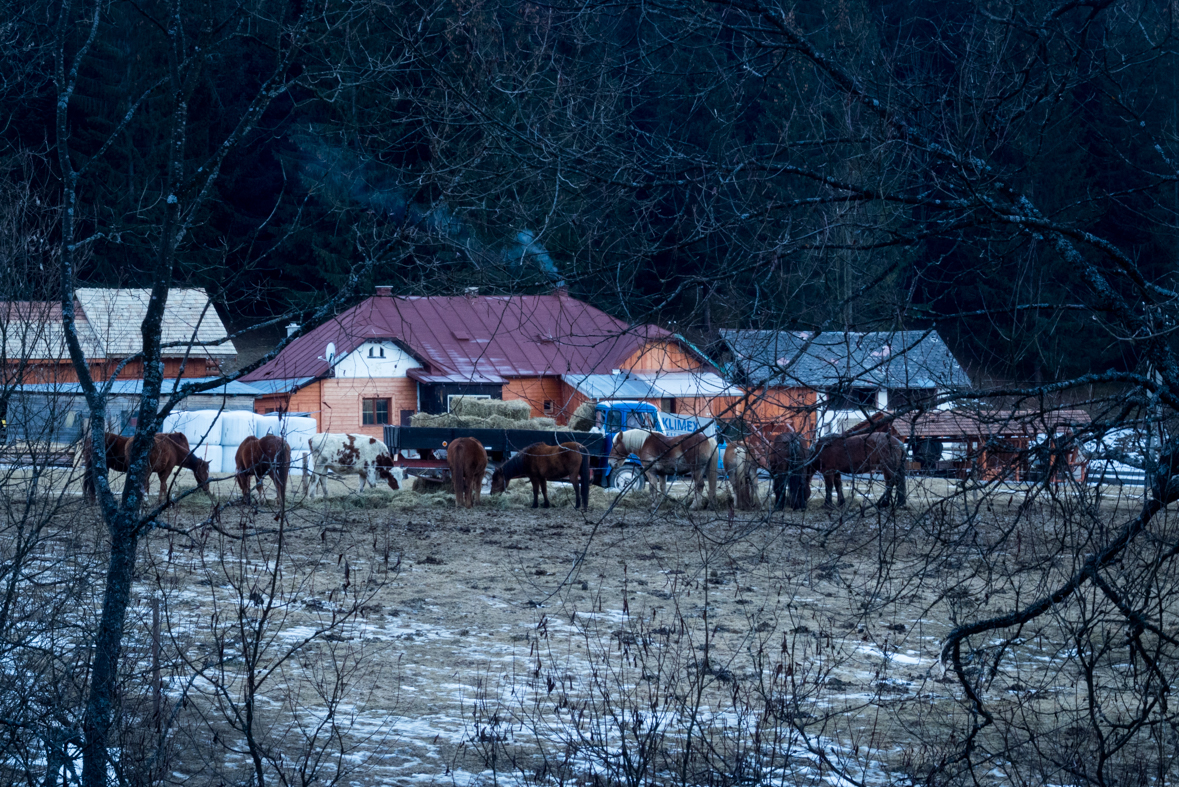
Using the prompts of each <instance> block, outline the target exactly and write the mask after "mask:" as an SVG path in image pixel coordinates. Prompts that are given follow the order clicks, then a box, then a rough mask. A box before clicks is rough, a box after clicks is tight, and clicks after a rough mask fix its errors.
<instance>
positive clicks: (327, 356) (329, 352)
mask: <svg viewBox="0 0 1179 787" xmlns="http://www.w3.org/2000/svg"><path fill="white" fill-rule="evenodd" d="M335 357H336V343H335V342H328V346H327V349H325V350H324V351H323V359H324V360H325V361H327V362H328V363H331V362H332V359H333V358H335Z"/></svg>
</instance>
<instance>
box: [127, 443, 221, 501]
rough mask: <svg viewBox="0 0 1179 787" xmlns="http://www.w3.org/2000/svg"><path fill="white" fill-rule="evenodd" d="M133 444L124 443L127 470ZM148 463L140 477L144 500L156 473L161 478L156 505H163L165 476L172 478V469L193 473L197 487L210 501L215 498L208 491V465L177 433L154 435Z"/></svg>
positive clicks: (166, 491) (166, 485)
mask: <svg viewBox="0 0 1179 787" xmlns="http://www.w3.org/2000/svg"><path fill="white" fill-rule="evenodd" d="M132 443H133V441H132V440H127V443H126V447H125V448H124V451H123V461H124V464H125V466H128V467H129V466H130V464H131V446H132ZM147 461H148V471H147V474H146V475H144V477H143V496H144V497H145V498H146V497H147V493H148V490H149V489H150V488H151V476H152V473H155V474H156V475H157V476H159V478H160V498H159V502H160V504H161V505H163V503H164V501H165V500H166V499H167V493H168V476H170V475H172V471H173V470H175V469H177V468H181V467H182V468H184V469H186V470H191V471H192V474H193V475H194V476H196V481H197V487H198V488H200V489H202V490H203V491H204V493H205V494H206V495H208V496H209V499H210V500H215V499H216V498H214V497H213V492H212V491H211V490H210V489H209V463H208V462H206V461H205V460H204V459H199V458H197V457H196V456H194V455H193V453H192V450H191V449H190V448H189V447H188V438H187V437H185V436H184V435H183V434H181V433H180V432H169V433H166V434H157V435H155V437H154V443H153V444H152V448H151V453H150V454H148V460H147Z"/></svg>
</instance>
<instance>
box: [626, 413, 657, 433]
mask: <svg viewBox="0 0 1179 787" xmlns="http://www.w3.org/2000/svg"><path fill="white" fill-rule="evenodd" d="M626 428H627V429H646V430H647V431H648V432H653V431H655V416H653V415H651V413H644V412H641V411H639V410H631V411H630V412H629V413H627V414H626Z"/></svg>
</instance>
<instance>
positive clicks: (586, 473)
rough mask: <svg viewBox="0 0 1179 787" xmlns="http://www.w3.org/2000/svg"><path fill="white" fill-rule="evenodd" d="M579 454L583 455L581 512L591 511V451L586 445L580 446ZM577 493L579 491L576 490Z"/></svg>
mask: <svg viewBox="0 0 1179 787" xmlns="http://www.w3.org/2000/svg"><path fill="white" fill-rule="evenodd" d="M577 452H578V453H579V454H581V510H582V511H589V490H590V460H589V451H588V450H587V449H586V447H585V446H584V445H580V446H578V450H577ZM574 491H577V490H574Z"/></svg>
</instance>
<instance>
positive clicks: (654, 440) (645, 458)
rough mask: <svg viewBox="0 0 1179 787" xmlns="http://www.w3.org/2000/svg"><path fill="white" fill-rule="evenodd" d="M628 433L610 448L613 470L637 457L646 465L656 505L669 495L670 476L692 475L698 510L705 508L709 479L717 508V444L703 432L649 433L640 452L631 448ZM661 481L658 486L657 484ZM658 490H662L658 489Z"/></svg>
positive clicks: (710, 491)
mask: <svg viewBox="0 0 1179 787" xmlns="http://www.w3.org/2000/svg"><path fill="white" fill-rule="evenodd" d="M627 436H628V432H623V433H622V434H620V435H619V436H618V437H616V438H615V439H614V445H613V446H611V448H610V456H609V462H610V467H611V468H613V469H615V470H617V469H618V468H619V467H621V466H622V465H623V464H625V463H626V460H627V459H628V458H629V457H630V455H631V454H632V453H633V454H634V455H635V456H637V457H638V458H639V461H640V462H641V463H642V466H643V472H644V473H645V474H646V476H647V481H649V482H650V483H651V498H652V502H653V503H655V504H656V505H657V504H658V503H659V500H660V499H661V498H662V497H663V496H664V495H666V494H667V476H669V475H670V476H675V475H685V474H687V473H691V474H692V479H693V481H694V482H695V499H694V500H693V502H692V506H693V507H694V508H700V507H703V505H704V500H703V498H704V480H705V478H707V479H708V502H709V504H710V505H712V507H713V508H715V507H716V464H717V461H716V460H717V445H716V440H714V439H712V438H711V437H709V436H707V435H705V434H702V433H700V432H692V433H691V434H686V435H680V436H679V437H668V436H667V435H663V434H656V433H654V432H652V433H649V434H648V436H647V438H646V439H645V440H644V441H643V443H642V445H641V446H640V447H639V449H638V450H637V451H636V450H634V449H633V448H632V447H631V446H633V445H634V443H633V442H630V444H629V445H628V439H627ZM657 480H658V484H656V481H657ZM657 487H658V488H657Z"/></svg>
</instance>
